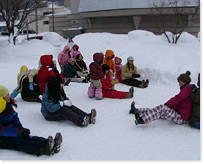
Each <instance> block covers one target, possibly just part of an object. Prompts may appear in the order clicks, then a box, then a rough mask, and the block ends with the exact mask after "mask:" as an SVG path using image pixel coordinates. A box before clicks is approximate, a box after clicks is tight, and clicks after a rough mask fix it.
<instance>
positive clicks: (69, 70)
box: [64, 63, 77, 78]
mask: <svg viewBox="0 0 204 164" xmlns="http://www.w3.org/2000/svg"><path fill="white" fill-rule="evenodd" d="M75 76H77V69H76V66H75V65H71V64H69V63H68V64H66V65H65V67H64V77H69V78H71V77H75Z"/></svg>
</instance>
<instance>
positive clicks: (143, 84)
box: [121, 56, 149, 88]
mask: <svg viewBox="0 0 204 164" xmlns="http://www.w3.org/2000/svg"><path fill="white" fill-rule="evenodd" d="M133 62H134V57H133V56H129V57H128V58H127V64H125V65H123V66H122V74H121V76H122V81H121V83H123V84H126V85H130V86H134V87H139V88H147V87H148V85H149V80H148V79H147V80H142V81H140V80H137V79H136V78H139V77H140V74H138V73H137V67H136V66H135V65H134V64H133Z"/></svg>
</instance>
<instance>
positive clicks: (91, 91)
mask: <svg viewBox="0 0 204 164" xmlns="http://www.w3.org/2000/svg"><path fill="white" fill-rule="evenodd" d="M88 96H89V98H93V97H94V88H91V87H89V89H88Z"/></svg>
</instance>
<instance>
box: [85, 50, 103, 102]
mask: <svg viewBox="0 0 204 164" xmlns="http://www.w3.org/2000/svg"><path fill="white" fill-rule="evenodd" d="M93 61H94V62H92V63H91V64H90V65H89V71H90V72H89V75H90V87H89V89H88V96H89V98H93V97H95V98H96V100H102V99H103V93H102V84H101V81H100V78H101V77H103V71H102V66H101V64H102V63H103V54H102V53H95V54H94V55H93Z"/></svg>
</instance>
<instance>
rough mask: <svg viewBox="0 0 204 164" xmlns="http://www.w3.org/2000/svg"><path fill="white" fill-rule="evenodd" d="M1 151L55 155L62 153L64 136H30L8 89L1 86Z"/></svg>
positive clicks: (57, 134) (58, 134)
mask: <svg viewBox="0 0 204 164" xmlns="http://www.w3.org/2000/svg"><path fill="white" fill-rule="evenodd" d="M3 101H4V102H3ZM0 102H1V105H0V149H10V150H17V151H22V152H25V153H28V154H33V155H37V156H39V155H44V154H45V155H53V154H54V153H58V152H59V151H60V145H61V143H62V135H61V134H60V133H56V136H55V139H53V138H52V136H49V137H48V138H47V139H46V138H43V137H38V136H30V130H29V129H27V128H24V127H23V126H22V124H21V122H20V120H19V118H18V113H16V111H14V109H13V106H15V107H17V105H16V104H15V102H14V100H13V99H11V98H10V96H9V91H8V89H7V88H6V87H4V86H1V85H0Z"/></svg>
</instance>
